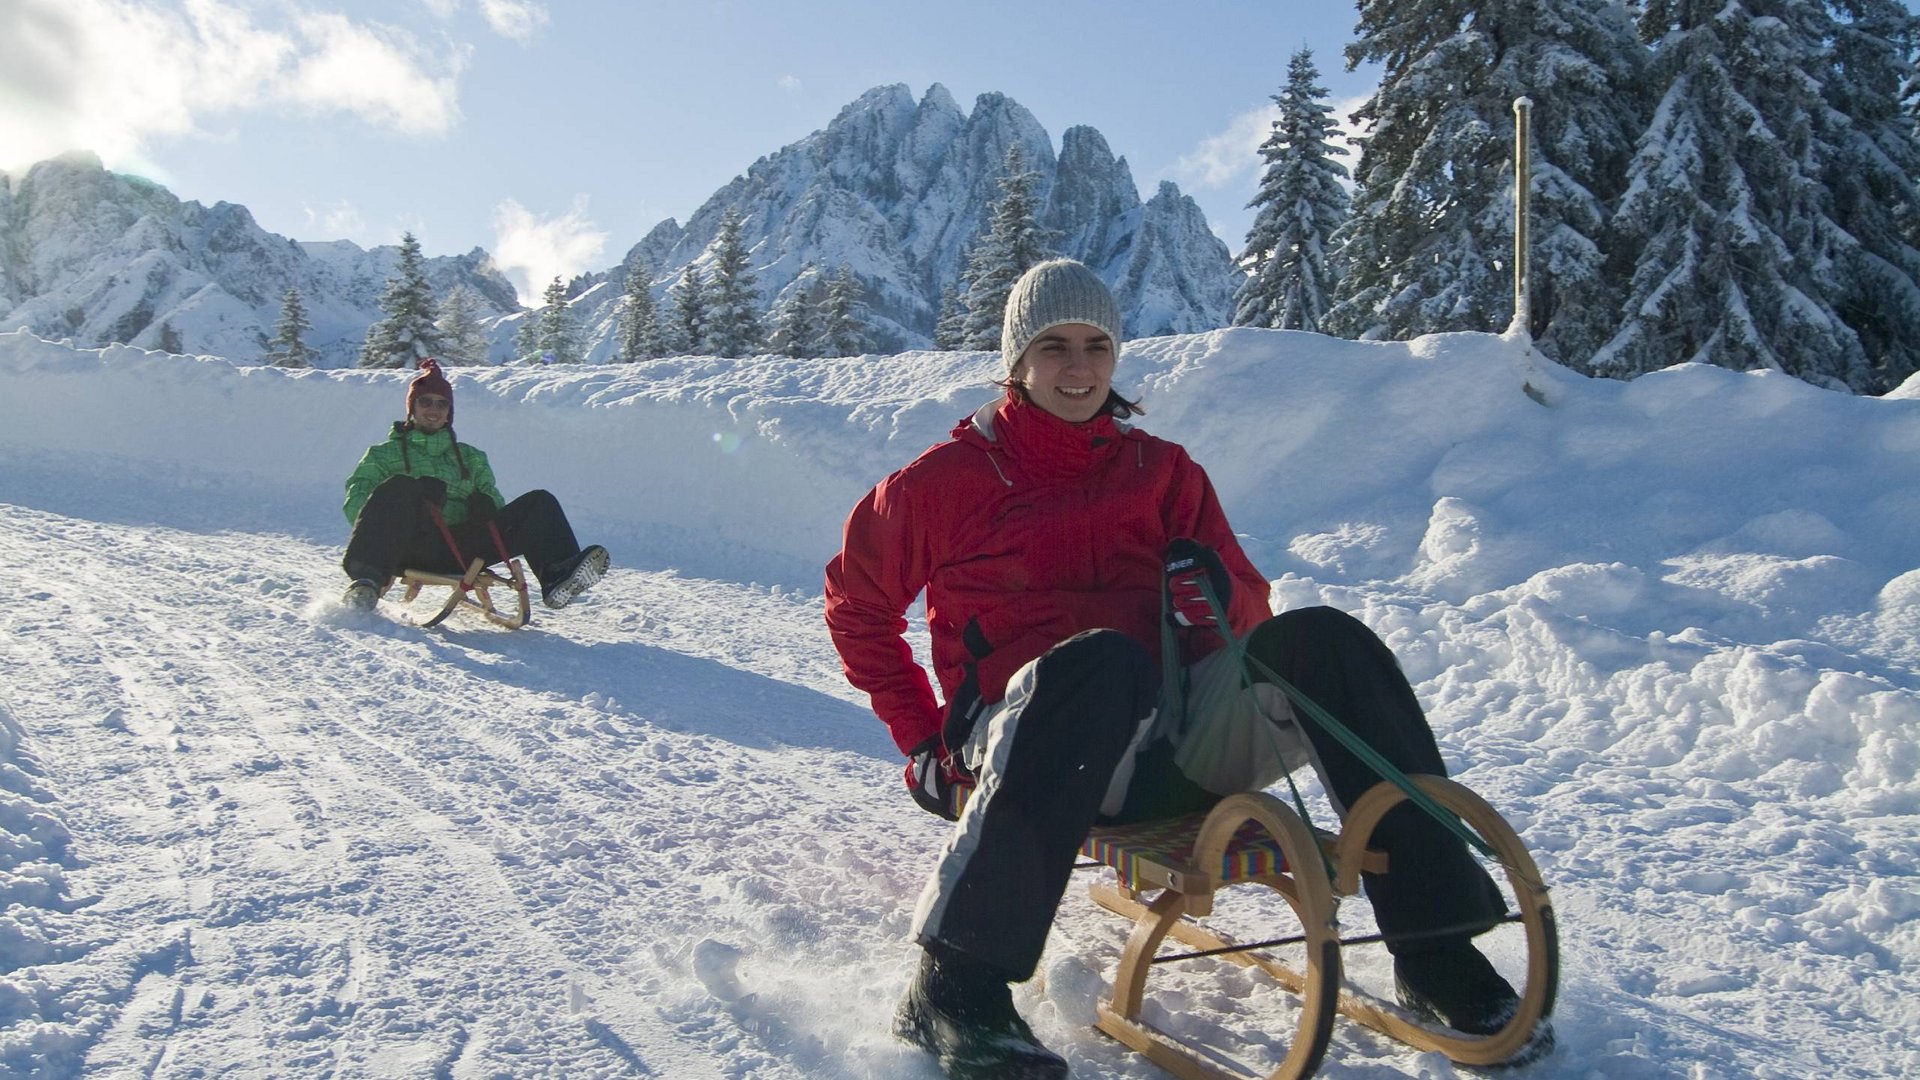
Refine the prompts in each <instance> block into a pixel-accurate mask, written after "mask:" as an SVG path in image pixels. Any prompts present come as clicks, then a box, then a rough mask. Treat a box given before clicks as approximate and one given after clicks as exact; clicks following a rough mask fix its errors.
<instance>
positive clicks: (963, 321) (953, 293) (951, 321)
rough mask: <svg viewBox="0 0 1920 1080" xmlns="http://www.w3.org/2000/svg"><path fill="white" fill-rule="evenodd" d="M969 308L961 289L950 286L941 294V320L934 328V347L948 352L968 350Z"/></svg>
mask: <svg viewBox="0 0 1920 1080" xmlns="http://www.w3.org/2000/svg"><path fill="white" fill-rule="evenodd" d="M966 342H967V308H966V305H965V304H962V303H961V302H960V289H959V286H957V285H949V286H947V287H946V288H945V289H944V290H942V291H941V293H940V320H939V321H938V322H937V323H935V324H934V327H933V347H934V348H936V349H940V350H943V351H947V352H952V351H953V350H955V349H964V348H966Z"/></svg>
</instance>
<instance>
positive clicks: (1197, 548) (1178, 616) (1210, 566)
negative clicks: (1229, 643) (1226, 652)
mask: <svg viewBox="0 0 1920 1080" xmlns="http://www.w3.org/2000/svg"><path fill="white" fill-rule="evenodd" d="M1202 582H1205V583H1206V585H1207V587H1209V588H1211V589H1212V590H1213V599H1214V600H1215V601H1218V608H1217V610H1216V608H1215V605H1214V604H1212V603H1209V602H1208V601H1207V595H1206V592H1205V591H1204V590H1203V589H1202V588H1201V583H1202ZM1166 588H1167V618H1168V619H1169V620H1170V621H1171V622H1172V623H1173V624H1174V625H1175V626H1220V625H1222V623H1221V619H1222V617H1223V616H1224V615H1225V613H1226V610H1227V601H1228V599H1229V598H1230V597H1231V596H1232V595H1233V578H1232V576H1231V575H1229V574H1228V573H1227V566H1226V564H1225V563H1223V562H1221V561H1220V555H1219V553H1218V552H1216V551H1214V550H1213V549H1212V548H1210V547H1208V546H1206V545H1205V544H1202V543H1200V542H1198V541H1196V540H1189V539H1187V538H1186V537H1181V538H1180V539H1178V540H1175V541H1174V542H1173V543H1171V544H1169V545H1167V555H1166Z"/></svg>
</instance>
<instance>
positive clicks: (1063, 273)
mask: <svg viewBox="0 0 1920 1080" xmlns="http://www.w3.org/2000/svg"><path fill="white" fill-rule="evenodd" d="M1067 323H1085V324H1087V325H1088V326H1094V327H1098V328H1099V329H1100V330H1101V331H1103V332H1104V333H1105V334H1106V335H1107V336H1108V337H1109V338H1112V339H1113V352H1114V355H1115V356H1118V355H1120V306H1119V305H1118V304H1116V303H1114V302H1113V293H1112V292H1110V291H1108V289H1107V283H1106V282H1104V281H1101V280H1100V275H1098V274H1096V273H1094V272H1093V271H1092V270H1089V269H1087V266H1086V264H1084V263H1080V262H1076V261H1074V260H1073V259H1053V260H1050V261H1048V262H1043V263H1041V264H1039V265H1038V266H1035V267H1034V268H1033V269H1031V270H1029V271H1027V272H1026V273H1024V274H1022V275H1020V280H1019V281H1016V282H1014V283H1013V291H1012V292H1010V293H1008V294H1007V314H1006V320H1005V321H1004V322H1003V323H1001V326H1000V358H1001V359H1002V360H1005V361H1006V364H1007V374H1008V375H1009V376H1011V375H1012V374H1013V366H1014V365H1015V364H1017V363H1019V362H1020V354H1021V353H1024V352H1026V351H1027V346H1028V345H1031V344H1033V339H1034V338H1037V337H1039V336H1040V335H1041V334H1044V333H1046V332H1047V331H1048V330H1049V329H1051V328H1053V327H1056V326H1064V325H1065V324H1067Z"/></svg>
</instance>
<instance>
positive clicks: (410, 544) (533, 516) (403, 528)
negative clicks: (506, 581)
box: [340, 476, 580, 583]
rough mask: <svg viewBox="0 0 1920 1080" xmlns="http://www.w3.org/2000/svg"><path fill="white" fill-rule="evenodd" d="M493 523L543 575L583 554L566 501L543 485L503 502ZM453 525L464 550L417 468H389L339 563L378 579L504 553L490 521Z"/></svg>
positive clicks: (496, 558) (512, 550)
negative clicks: (403, 471)
mask: <svg viewBox="0 0 1920 1080" xmlns="http://www.w3.org/2000/svg"><path fill="white" fill-rule="evenodd" d="M493 524H494V525H496V526H498V527H499V530H500V538H501V540H503V541H505V543H506V546H507V554H508V555H510V556H521V555H524V556H525V557H526V560H527V565H528V566H529V567H530V568H531V569H532V570H533V575H534V577H536V578H538V579H539V580H540V581H541V582H542V583H545V582H547V581H548V580H549V578H550V576H551V575H552V574H553V573H554V572H555V571H556V570H558V569H559V568H560V566H561V564H562V563H564V562H566V561H567V560H569V559H571V558H573V557H574V556H575V555H578V554H580V545H579V543H578V542H577V541H576V540H575V539H574V537H573V526H571V525H569V524H568V523H567V515H566V513H565V512H564V511H563V510H561V509H560V501H559V500H558V499H555V498H554V497H553V496H552V495H550V494H548V493H547V492H545V491H529V492H527V493H526V494H525V495H522V496H520V497H519V498H517V499H515V500H513V501H512V502H510V503H508V504H507V505H505V506H503V507H501V508H500V512H499V513H498V514H496V515H494V518H493ZM448 531H449V532H451V533H452V534H453V542H454V544H455V545H456V546H458V547H459V549H460V557H459V558H455V557H454V553H453V552H452V551H451V550H449V549H448V547H447V541H446V538H445V537H444V536H442V535H441V534H440V527H439V526H437V525H435V524H434V522H433V514H432V512H431V511H430V510H429V509H428V503H427V500H426V497H425V496H424V495H423V494H422V492H421V490H420V481H419V480H418V479H417V478H416V477H412V476H390V477H388V478H387V479H385V480H383V481H381V482H380V485H379V486H378V487H375V488H374V489H373V492H372V494H370V495H368V496H367V502H366V505H365V506H362V507H361V508H360V516H359V518H357V519H356V520H355V521H354V523H353V535H352V536H351V537H349V538H348V540H347V553H346V556H345V557H344V558H342V559H341V560H340V565H341V566H342V568H344V569H345V570H346V572H347V575H348V576H349V577H355V578H359V577H366V578H371V579H373V580H374V581H375V582H379V581H384V580H386V579H388V578H392V577H395V576H397V575H398V574H399V573H400V571H402V570H425V571H428V572H431V573H438V574H460V573H465V572H466V569H467V568H466V565H465V562H464V561H463V560H466V561H471V560H472V559H473V558H474V557H475V556H479V557H481V558H484V559H486V560H487V561H488V562H490V563H492V562H500V561H501V558H500V552H499V549H498V546H497V545H496V544H495V543H494V539H493V533H492V530H490V529H488V528H487V523H486V522H482V521H463V522H461V523H460V524H458V525H454V526H451V527H450V528H449V529H448Z"/></svg>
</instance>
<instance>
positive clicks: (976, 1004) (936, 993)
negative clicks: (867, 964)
mask: <svg viewBox="0 0 1920 1080" xmlns="http://www.w3.org/2000/svg"><path fill="white" fill-rule="evenodd" d="M893 1034H894V1035H895V1037H897V1038H899V1039H901V1040H903V1041H905V1042H909V1043H912V1044H913V1045H915V1046H917V1047H919V1048H920V1049H922V1050H925V1051H927V1052H928V1053H930V1054H933V1055H935V1056H936V1057H938V1058H939V1059H940V1068H941V1069H942V1070H943V1071H944V1072H945V1073H946V1074H947V1077H948V1080H1062V1078H1064V1077H1065V1076H1066V1075H1067V1063H1066V1061H1064V1060H1063V1059H1062V1058H1061V1057H1060V1055H1058V1054H1056V1053H1054V1052H1053V1051H1051V1050H1049V1049H1047V1048H1046V1047H1044V1046H1042V1045H1040V1040H1038V1039H1036V1038H1034V1036H1033V1029H1032V1028H1030V1027H1028V1026H1027V1022H1026V1021H1025V1020H1022V1019H1021V1018H1020V1014H1019V1013H1018V1012H1016V1011H1015V1010H1014V1007H1013V993H1012V992H1011V991H1010V990H1009V989H1008V988H1007V980H1006V979H1005V978H1004V977H1003V976H1001V975H1000V973H999V972H997V971H995V970H994V969H992V968H990V967H988V966H987V965H985V964H982V963H980V962H979V961H977V960H973V959H971V958H969V957H968V956H967V955H966V954H965V953H960V952H955V951H953V950H951V949H945V948H942V947H940V946H938V945H933V946H929V947H928V948H927V951H926V953H925V954H924V955H922V956H921V958H920V970H919V971H918V972H917V973H916V974H915V975H914V978H913V984H912V985H911V986H909V987H907V995H906V997H904V998H902V999H901V1000H900V1008H899V1009H898V1010H897V1011H896V1012H895V1013H894V1014H893Z"/></svg>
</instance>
